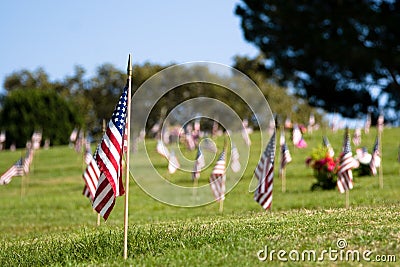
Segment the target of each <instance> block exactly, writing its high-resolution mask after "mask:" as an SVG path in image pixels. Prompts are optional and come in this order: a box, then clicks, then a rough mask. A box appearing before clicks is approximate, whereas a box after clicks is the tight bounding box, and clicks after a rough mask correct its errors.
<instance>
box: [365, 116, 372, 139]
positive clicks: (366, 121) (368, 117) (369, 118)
mask: <svg viewBox="0 0 400 267" xmlns="http://www.w3.org/2000/svg"><path fill="white" fill-rule="evenodd" d="M370 127H371V113H368V114H367V118H366V120H365V124H364V132H365V133H366V134H368V133H369V128H370Z"/></svg>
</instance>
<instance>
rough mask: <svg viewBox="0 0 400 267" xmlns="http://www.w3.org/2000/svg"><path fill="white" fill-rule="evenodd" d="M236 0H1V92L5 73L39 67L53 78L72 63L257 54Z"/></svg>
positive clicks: (121, 64) (91, 67)
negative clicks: (245, 35)
mask: <svg viewBox="0 0 400 267" xmlns="http://www.w3.org/2000/svg"><path fill="white" fill-rule="evenodd" d="M239 2H240V1H239V0H214V1H212V0H193V1H184V0H169V1H161V0H159V1H156V0H143V1H140V0H116V1H105V0H80V1H78V0H68V1H54V0H35V1H32V0H4V1H1V2H0V35H1V38H0V40H1V41H0V42H1V43H0V61H1V63H0V82H1V87H0V91H1V90H2V88H3V83H4V79H5V76H7V75H9V74H11V73H12V72H14V71H19V70H22V69H28V70H29V71H34V70H35V69H37V68H38V67H43V68H44V70H45V71H46V72H47V73H48V74H49V75H50V79H51V80H55V79H57V80H59V79H62V78H64V77H65V76H67V75H70V74H72V72H73V68H74V66H75V65H80V66H82V67H83V68H84V69H86V70H87V73H88V75H89V76H91V75H93V73H94V71H95V70H96V68H97V67H98V66H100V65H101V64H104V63H111V64H113V65H114V66H116V67H117V68H119V69H121V70H122V69H125V68H126V63H127V58H128V54H129V53H131V54H132V58H133V61H134V62H133V63H139V64H142V63H144V62H146V61H148V62H151V63H160V64H167V63H183V62H188V61H196V60H205V61H214V62H218V63H223V64H227V65H231V64H232V63H233V60H232V59H233V57H234V56H235V55H248V56H254V55H256V54H257V49H256V48H255V47H254V46H253V45H251V44H250V43H247V42H246V41H245V40H244V38H243V34H242V30H241V28H240V20H239V17H237V16H236V15H235V14H234V9H235V6H236V4H237V3H239Z"/></svg>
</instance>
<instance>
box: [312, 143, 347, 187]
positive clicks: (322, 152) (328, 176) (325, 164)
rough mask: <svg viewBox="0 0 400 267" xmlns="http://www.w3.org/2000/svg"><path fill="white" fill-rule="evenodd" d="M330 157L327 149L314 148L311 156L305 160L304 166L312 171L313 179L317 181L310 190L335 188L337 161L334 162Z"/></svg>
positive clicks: (321, 147)
mask: <svg viewBox="0 0 400 267" xmlns="http://www.w3.org/2000/svg"><path fill="white" fill-rule="evenodd" d="M331 155H332V154H331V153H330V151H329V148H328V147H323V146H319V147H318V148H314V149H313V150H312V153H311V156H310V157H308V158H307V159H306V165H307V166H308V167H311V168H312V169H313V170H314V177H315V178H316V179H317V182H316V183H314V184H313V185H312V187H311V190H316V189H333V188H335V187H336V181H337V175H336V173H337V170H338V166H339V160H338V159H336V160H335V159H334V158H333V157H332V156H331Z"/></svg>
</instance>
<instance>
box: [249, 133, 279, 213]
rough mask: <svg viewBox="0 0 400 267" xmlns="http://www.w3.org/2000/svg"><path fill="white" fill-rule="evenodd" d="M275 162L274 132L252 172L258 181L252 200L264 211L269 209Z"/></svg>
mask: <svg viewBox="0 0 400 267" xmlns="http://www.w3.org/2000/svg"><path fill="white" fill-rule="evenodd" d="M274 162H275V132H274V133H273V135H272V137H271V139H270V141H269V142H268V145H267V147H266V149H265V151H264V153H263V155H262V157H261V159H260V161H259V163H258V165H257V167H256V169H255V171H254V174H255V176H256V177H257V179H258V186H257V189H256V190H255V192H254V200H255V201H256V202H257V203H259V204H260V205H261V206H262V207H263V208H264V209H265V210H268V209H270V208H271V205H272V190H273V180H274Z"/></svg>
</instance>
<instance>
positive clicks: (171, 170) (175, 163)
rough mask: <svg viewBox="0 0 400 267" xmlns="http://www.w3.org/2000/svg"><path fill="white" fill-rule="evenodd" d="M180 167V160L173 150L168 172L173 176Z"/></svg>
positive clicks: (169, 159)
mask: <svg viewBox="0 0 400 267" xmlns="http://www.w3.org/2000/svg"><path fill="white" fill-rule="evenodd" d="M180 166H181V165H180V164H179V161H178V158H177V157H176V156H175V152H174V151H173V150H172V151H171V154H170V155H169V158H168V172H169V173H170V174H173V173H175V172H176V170H177V169H179V167H180Z"/></svg>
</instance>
